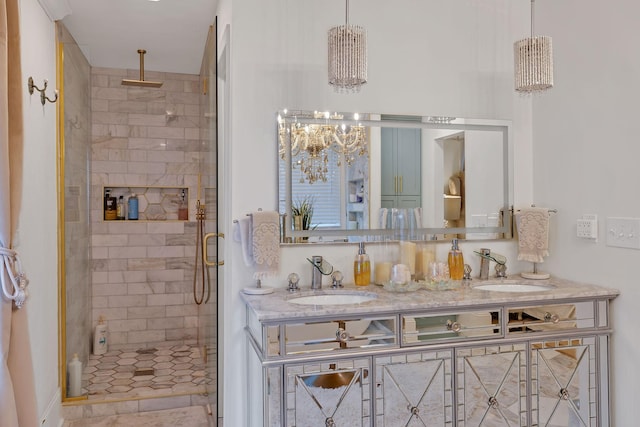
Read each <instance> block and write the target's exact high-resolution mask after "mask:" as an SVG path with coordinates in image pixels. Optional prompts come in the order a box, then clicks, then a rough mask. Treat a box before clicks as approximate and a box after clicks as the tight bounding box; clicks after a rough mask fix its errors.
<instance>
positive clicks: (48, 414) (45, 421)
mask: <svg viewBox="0 0 640 427" xmlns="http://www.w3.org/2000/svg"><path fill="white" fill-rule="evenodd" d="M61 402H62V399H61V398H60V388H58V389H57V390H56V392H55V393H54V394H53V397H52V398H51V400H50V401H49V404H48V405H47V408H46V409H45V410H44V414H42V416H41V417H40V426H41V427H62V424H63V423H64V419H63V418H62V416H61V414H62V403H61Z"/></svg>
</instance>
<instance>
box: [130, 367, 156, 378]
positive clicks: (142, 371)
mask: <svg viewBox="0 0 640 427" xmlns="http://www.w3.org/2000/svg"><path fill="white" fill-rule="evenodd" d="M153 374H154V370H153V369H151V368H149V369H136V370H135V371H133V376H134V377H144V376H147V375H153Z"/></svg>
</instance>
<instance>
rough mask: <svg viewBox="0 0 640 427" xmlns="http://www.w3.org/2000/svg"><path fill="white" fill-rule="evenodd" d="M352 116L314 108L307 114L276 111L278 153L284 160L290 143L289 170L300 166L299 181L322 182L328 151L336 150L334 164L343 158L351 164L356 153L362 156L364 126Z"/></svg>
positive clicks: (365, 151) (327, 168)
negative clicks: (279, 112)
mask: <svg viewBox="0 0 640 427" xmlns="http://www.w3.org/2000/svg"><path fill="white" fill-rule="evenodd" d="M358 120H360V117H359V115H358V114H357V113H356V114H354V115H353V120H352V121H351V120H350V119H345V118H344V116H343V115H342V114H338V113H333V114H330V113H329V112H318V111H314V112H313V114H312V115H311V114H309V113H297V114H296V113H288V112H287V111H286V110H285V111H284V112H283V113H281V114H278V141H279V154H280V158H281V159H282V160H286V154H287V145H288V144H290V146H291V164H292V167H293V169H296V168H300V171H301V172H302V175H301V177H300V182H304V181H305V180H307V181H308V182H309V184H313V183H314V182H317V181H322V182H326V181H327V174H328V173H329V167H328V166H329V150H332V151H334V152H336V153H338V157H337V161H336V165H337V166H338V167H340V166H342V162H343V161H344V162H345V163H346V164H347V165H351V164H352V163H353V161H354V160H355V158H356V156H364V155H367V154H368V151H367V135H366V131H365V127H364V126H362V125H361V124H360V123H359V122H358Z"/></svg>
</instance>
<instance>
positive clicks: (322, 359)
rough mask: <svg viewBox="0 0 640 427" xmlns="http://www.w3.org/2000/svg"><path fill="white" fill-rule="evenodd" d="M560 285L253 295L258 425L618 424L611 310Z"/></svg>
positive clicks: (600, 290) (601, 300) (604, 297)
mask: <svg viewBox="0 0 640 427" xmlns="http://www.w3.org/2000/svg"><path fill="white" fill-rule="evenodd" d="M617 295H618V291H616V290H613V289H608V288H604V287H599V286H593V285H588V284H582V283H575V282H570V281H566V280H560V279H554V278H552V279H549V280H543V281H539V280H538V281H528V280H525V279H516V280H510V279H503V280H499V279H498V280H493V281H485V282H481V281H478V280H475V279H474V280H470V281H462V282H459V283H457V284H456V286H453V287H452V288H451V289H447V290H427V289H420V290H418V291H414V292H389V291H387V290H385V289H384V288H382V287H379V286H376V285H370V286H367V287H358V288H357V289H356V288H355V287H345V288H344V289H335V290H334V289H323V290H318V291H308V290H302V291H296V292H289V291H287V290H286V289H280V290H276V291H275V292H274V293H272V294H268V295H244V294H243V296H242V298H243V299H244V301H245V303H246V311H247V312H246V314H247V316H246V319H247V324H246V332H247V339H248V342H249V344H250V345H249V346H248V353H249V354H248V365H249V369H248V379H249V384H248V393H249V396H248V399H247V402H248V408H247V409H248V413H249V414H248V417H249V425H250V426H287V427H293V426H296V427H306V426H328V427H331V426H336V427H342V426H345V427H346V426H348V427H352V426H386V427H395V426H429V427H431V426H465V427H471V426H492V427H495V426H558V427H559V426H563V427H564V426H609V425H610V422H609V389H608V384H609V379H608V375H609V366H608V364H609V340H610V334H611V332H612V330H611V325H610V320H609V303H610V301H611V300H612V299H613V298H615V297H616V296H617Z"/></svg>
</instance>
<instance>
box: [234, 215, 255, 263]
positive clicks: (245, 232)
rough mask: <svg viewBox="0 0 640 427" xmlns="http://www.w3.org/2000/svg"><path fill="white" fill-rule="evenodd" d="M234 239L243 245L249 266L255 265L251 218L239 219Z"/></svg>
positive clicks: (245, 259) (245, 261)
mask: <svg viewBox="0 0 640 427" xmlns="http://www.w3.org/2000/svg"><path fill="white" fill-rule="evenodd" d="M234 225H235V227H234V229H233V240H234V241H236V242H238V243H240V246H241V247H242V257H243V258H244V263H245V265H246V266H247V267H252V266H253V263H254V262H253V238H252V230H251V219H250V217H246V218H243V219H240V220H238V222H237V223H235V224H234Z"/></svg>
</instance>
